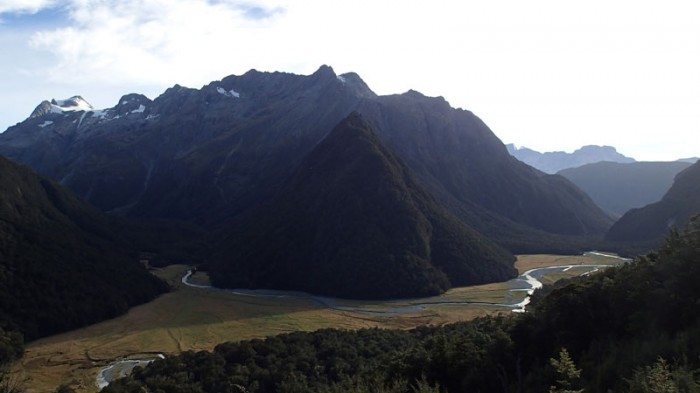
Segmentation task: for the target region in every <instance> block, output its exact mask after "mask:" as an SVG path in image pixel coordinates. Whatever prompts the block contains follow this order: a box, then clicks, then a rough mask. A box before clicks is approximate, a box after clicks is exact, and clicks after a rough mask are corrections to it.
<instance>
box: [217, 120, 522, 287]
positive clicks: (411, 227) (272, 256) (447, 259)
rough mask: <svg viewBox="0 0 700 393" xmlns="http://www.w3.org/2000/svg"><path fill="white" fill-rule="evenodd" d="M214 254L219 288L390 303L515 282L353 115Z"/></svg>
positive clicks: (501, 257)
mask: <svg viewBox="0 0 700 393" xmlns="http://www.w3.org/2000/svg"><path fill="white" fill-rule="evenodd" d="M221 247H222V249H221V250H219V251H218V253H217V254H216V255H217V256H216V257H215V258H214V259H213V262H212V265H213V266H212V267H211V270H210V275H211V277H212V280H213V282H214V283H216V284H217V285H218V286H222V287H247V288H277V289H280V288H281V289H294V290H302V291H307V292H312V293H317V294H324V295H333V296H340V297H348V298H397V297H410V296H428V295H436V294H439V293H441V292H443V291H445V290H446V289H448V288H450V287H451V286H453V285H456V286H464V285H470V284H481V283H485V282H494V281H503V280H507V279H508V278H512V277H515V276H516V271H515V269H514V268H513V266H512V265H513V262H514V260H515V258H514V257H513V256H512V255H510V254H509V253H508V252H506V251H505V250H503V249H501V248H500V247H498V246H496V245H495V244H493V243H492V242H490V241H488V240H486V239H485V238H483V237H482V236H481V235H479V234H478V233H476V232H475V231H474V230H471V229H469V228H468V227H466V226H465V225H464V224H463V223H461V222H460V221H459V220H458V219H457V218H455V217H454V216H452V215H451V214H450V213H449V212H448V211H447V210H445V209H444V208H442V207H440V206H439V205H438V204H437V202H436V201H435V200H434V199H433V198H432V197H431V196H430V194H429V193H428V192H427V191H425V190H424V189H423V188H422V187H421V186H420V185H419V183H418V181H417V180H416V179H415V178H414V176H413V175H412V174H411V173H410V170H409V169H408V168H407V167H406V166H405V165H404V164H403V163H401V162H400V160H399V159H398V158H397V157H396V156H395V155H394V154H393V153H391V152H390V151H389V150H388V149H387V148H385V147H384V146H383V145H382V142H381V141H380V140H379V138H378V137H377V136H376V135H375V134H374V133H373V131H372V130H371V129H370V126H369V125H368V124H367V122H366V121H365V120H364V119H363V118H362V117H361V116H360V115H359V114H357V113H353V114H351V115H350V116H349V117H348V118H346V119H345V120H343V121H342V122H341V123H340V124H339V125H338V126H337V127H335V129H334V130H333V131H332V132H331V133H330V134H329V135H328V136H327V137H326V138H324V139H323V140H322V141H321V142H320V143H319V144H318V145H317V146H316V147H315V148H314V149H313V150H312V151H311V152H310V153H309V154H308V155H307V156H306V157H305V158H304V159H303V160H302V163H301V165H300V167H299V168H298V169H297V170H296V171H295V173H294V174H293V175H292V176H291V178H290V179H289V180H288V181H287V182H286V183H285V184H284V186H283V187H282V188H281V189H280V190H279V191H278V194H277V196H276V197H275V198H273V199H272V200H271V201H270V202H269V203H267V204H266V205H264V206H262V207H260V208H259V209H257V210H256V212H254V213H253V214H252V216H251V217H250V218H249V219H248V220H247V221H246V222H245V223H244V224H243V225H242V226H241V229H240V230H239V231H238V232H233V233H232V234H231V235H230V238H228V239H226V240H225V241H223V242H222V244H221Z"/></svg>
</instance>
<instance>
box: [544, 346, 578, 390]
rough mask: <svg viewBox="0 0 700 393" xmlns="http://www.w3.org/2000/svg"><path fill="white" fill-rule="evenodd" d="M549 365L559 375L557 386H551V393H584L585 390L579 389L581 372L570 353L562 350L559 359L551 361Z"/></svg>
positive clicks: (564, 349)
mask: <svg viewBox="0 0 700 393" xmlns="http://www.w3.org/2000/svg"><path fill="white" fill-rule="evenodd" d="M549 364H550V365H551V366H552V367H554V370H555V371H556V372H557V374H558V375H559V379H557V385H559V386H550V387H549V393H582V392H583V389H577V387H578V386H579V384H580V380H581V370H579V369H577V368H576V364H575V363H574V361H573V360H572V359H571V356H570V355H569V351H567V350H566V348H562V349H561V351H559V359H554V358H551V359H549Z"/></svg>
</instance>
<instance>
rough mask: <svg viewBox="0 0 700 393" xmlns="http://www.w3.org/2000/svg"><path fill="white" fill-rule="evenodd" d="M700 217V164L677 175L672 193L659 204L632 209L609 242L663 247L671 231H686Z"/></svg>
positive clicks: (610, 236)
mask: <svg viewBox="0 0 700 393" xmlns="http://www.w3.org/2000/svg"><path fill="white" fill-rule="evenodd" d="M698 213H700V162H696V163H695V164H693V165H691V166H690V167H688V168H687V169H685V170H683V171H682V172H680V173H679V174H678V175H676V178H675V180H674V181H673V185H672V186H671V189H670V190H668V192H667V193H666V194H665V195H664V196H663V198H662V199H661V200H660V201H659V202H656V203H653V204H651V205H647V206H645V207H642V208H639V209H632V210H630V211H628V212H627V213H625V215H623V216H622V218H620V219H619V220H618V221H617V222H616V223H615V225H613V227H612V228H610V231H609V232H608V234H607V236H606V238H607V239H608V240H611V241H622V242H630V243H643V244H650V245H652V246H653V245H655V244H659V243H660V242H661V240H662V239H663V237H664V236H665V235H666V234H667V233H668V231H669V229H671V228H674V227H675V228H678V229H683V228H684V227H685V225H686V224H687V223H688V222H689V220H690V218H691V217H693V216H694V215H696V214H698Z"/></svg>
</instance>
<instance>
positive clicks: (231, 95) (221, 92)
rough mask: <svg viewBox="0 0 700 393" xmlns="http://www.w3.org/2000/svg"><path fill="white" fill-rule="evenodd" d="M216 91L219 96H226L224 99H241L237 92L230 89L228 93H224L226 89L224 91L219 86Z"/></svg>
mask: <svg viewBox="0 0 700 393" xmlns="http://www.w3.org/2000/svg"><path fill="white" fill-rule="evenodd" d="M216 91H217V92H218V93H219V94H221V95H223V96H226V97H232V98H241V93H239V92H237V91H236V90H233V89H231V90H229V91H226V89H224V88H223V87H221V86H219V87H217V88H216Z"/></svg>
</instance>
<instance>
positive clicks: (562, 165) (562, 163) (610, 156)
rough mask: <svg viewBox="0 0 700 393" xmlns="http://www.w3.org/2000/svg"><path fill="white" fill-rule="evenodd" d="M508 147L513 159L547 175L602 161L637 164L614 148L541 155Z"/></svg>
mask: <svg viewBox="0 0 700 393" xmlns="http://www.w3.org/2000/svg"><path fill="white" fill-rule="evenodd" d="M507 147H508V152H509V153H510V154H511V155H513V157H515V158H517V159H518V160H520V161H522V162H524V163H526V164H528V165H530V166H532V167H534V168H537V169H539V170H541V171H542V172H545V173H557V172H559V171H561V170H564V169H567V168H576V167H579V166H581V165H586V164H593V163H596V162H601V161H610V162H620V163H629V162H635V160H634V158H630V157H626V156H625V155H623V154H620V153H618V152H617V150H616V149H615V148H614V147H612V146H595V145H589V146H583V147H581V148H580V149H577V150H575V151H574V152H572V153H567V152H563V151H550V152H544V153H540V152H538V151H535V150H532V149H528V148H527V147H516V146H515V145H513V144H512V143H510V144H508V145H507Z"/></svg>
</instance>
